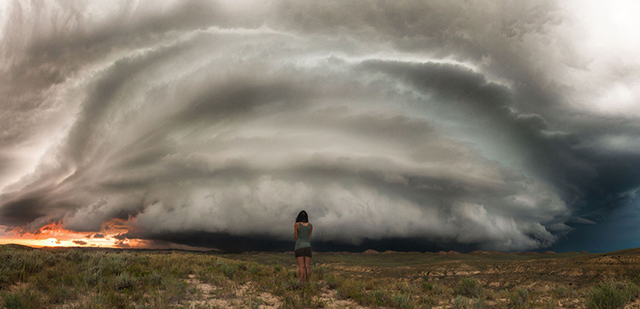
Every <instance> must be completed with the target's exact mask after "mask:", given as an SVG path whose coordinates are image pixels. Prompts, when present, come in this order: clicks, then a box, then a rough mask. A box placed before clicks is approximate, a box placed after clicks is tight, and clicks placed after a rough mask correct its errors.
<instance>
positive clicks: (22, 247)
mask: <svg viewBox="0 0 640 309" xmlns="http://www.w3.org/2000/svg"><path fill="white" fill-rule="evenodd" d="M0 248H4V249H14V250H33V249H37V248H34V247H29V246H25V245H19V244H6V245H0Z"/></svg>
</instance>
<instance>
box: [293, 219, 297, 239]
mask: <svg viewBox="0 0 640 309" xmlns="http://www.w3.org/2000/svg"><path fill="white" fill-rule="evenodd" d="M293 238H295V239H296V241H298V222H296V224H294V225H293Z"/></svg>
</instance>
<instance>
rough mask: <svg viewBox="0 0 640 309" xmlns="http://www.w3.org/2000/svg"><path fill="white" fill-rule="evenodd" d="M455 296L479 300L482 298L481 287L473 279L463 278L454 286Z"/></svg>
mask: <svg viewBox="0 0 640 309" xmlns="http://www.w3.org/2000/svg"><path fill="white" fill-rule="evenodd" d="M455 294H456V295H461V296H465V297H468V298H479V297H480V296H482V285H481V284H480V282H478V280H476V279H474V278H463V279H462V280H460V282H459V283H458V285H457V286H456V290H455Z"/></svg>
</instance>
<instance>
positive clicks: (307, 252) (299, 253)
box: [296, 247, 311, 257]
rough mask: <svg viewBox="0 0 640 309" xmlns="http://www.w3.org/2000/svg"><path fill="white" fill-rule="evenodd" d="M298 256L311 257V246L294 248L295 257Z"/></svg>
mask: <svg viewBox="0 0 640 309" xmlns="http://www.w3.org/2000/svg"><path fill="white" fill-rule="evenodd" d="M299 256H308V257H311V247H306V248H300V249H298V250H296V257H299Z"/></svg>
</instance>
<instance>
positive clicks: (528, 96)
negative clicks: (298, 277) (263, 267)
mask: <svg viewBox="0 0 640 309" xmlns="http://www.w3.org/2000/svg"><path fill="white" fill-rule="evenodd" d="M638 15H640V3H638V2H637V1H633V0H631V1H579V0H569V1H493V0H491V1H489V0H486V1H484V0H477V1H357V0H354V1H305V0H295V1H294V0H289V1H287V0H282V1H279V0H273V1H257V0H256V1H232V0H224V1H222V0H221V1H155V0H154V1H53V0H51V1H35V0H34V1H3V2H1V3H0V27H1V28H0V29H1V31H0V111H1V113H0V243H21V244H27V245H32V246H101V247H131V248H139V247H144V248H182V249H202V250H211V249H212V250H222V251H245V250H278V251H284V250H292V249H293V225H294V222H295V218H296V215H297V214H298V212H299V211H300V210H303V209H304V210H306V211H307V212H308V213H309V219H310V222H311V223H312V224H313V226H314V231H313V237H312V246H313V247H314V249H316V250H340V251H342V250H348V251H359V250H364V249H369V248H373V249H376V250H402V251H435V250H458V251H471V250H498V251H536V250H537V251H544V250H555V251H558V252H564V251H589V252H604V251H611V250H618V249H625V248H632V247H639V246H640V240H638V239H639V237H638V236H640V197H639V196H638V192H639V189H640V35H638V30H637V29H640V20H639V19H638V18H637V16H638Z"/></svg>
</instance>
